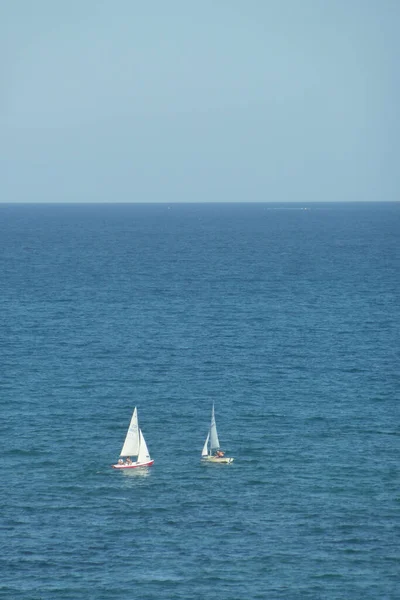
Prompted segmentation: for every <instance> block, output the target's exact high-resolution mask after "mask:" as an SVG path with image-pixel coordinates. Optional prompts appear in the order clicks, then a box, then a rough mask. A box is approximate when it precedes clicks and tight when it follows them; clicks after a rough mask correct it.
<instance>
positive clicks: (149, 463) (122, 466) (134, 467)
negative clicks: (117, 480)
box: [112, 460, 154, 469]
mask: <svg viewBox="0 0 400 600" xmlns="http://www.w3.org/2000/svg"><path fill="white" fill-rule="evenodd" d="M153 463H154V460H150V461H149V462H145V463H139V462H133V463H132V464H131V465H118V464H116V465H112V467H113V469H137V468H138V467H151V466H152V464H153Z"/></svg>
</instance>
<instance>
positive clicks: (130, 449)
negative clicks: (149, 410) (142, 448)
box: [120, 408, 147, 456]
mask: <svg viewBox="0 0 400 600" xmlns="http://www.w3.org/2000/svg"><path fill="white" fill-rule="evenodd" d="M146 450H147V447H146ZM138 454H139V425H138V417H137V410H136V408H135V410H134V411H133V415H132V419H131V422H130V425H129V429H128V433H127V434H126V438H125V442H124V445H123V446H122V450H121V454H120V456H137V455H138Z"/></svg>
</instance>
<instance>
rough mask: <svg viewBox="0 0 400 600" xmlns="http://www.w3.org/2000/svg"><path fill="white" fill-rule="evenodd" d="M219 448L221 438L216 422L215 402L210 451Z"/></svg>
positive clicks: (212, 415) (212, 414)
mask: <svg viewBox="0 0 400 600" xmlns="http://www.w3.org/2000/svg"><path fill="white" fill-rule="evenodd" d="M218 448H219V439H218V433H217V425H216V423H215V414H214V404H213V407H212V413H211V427H210V451H211V452H212V451H213V450H218Z"/></svg>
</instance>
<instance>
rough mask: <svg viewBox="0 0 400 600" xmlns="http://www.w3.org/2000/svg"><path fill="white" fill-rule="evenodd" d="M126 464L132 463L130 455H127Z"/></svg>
mask: <svg viewBox="0 0 400 600" xmlns="http://www.w3.org/2000/svg"><path fill="white" fill-rule="evenodd" d="M126 464H127V465H131V464H132V461H131V457H130V456H128V457H127V459H126Z"/></svg>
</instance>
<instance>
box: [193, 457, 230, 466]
mask: <svg viewBox="0 0 400 600" xmlns="http://www.w3.org/2000/svg"><path fill="white" fill-rule="evenodd" d="M201 459H202V460H203V461H204V462H210V463H219V464H221V465H230V464H231V463H233V460H234V459H233V458H229V457H228V456H222V457H221V458H218V457H217V456H202V457H201Z"/></svg>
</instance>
